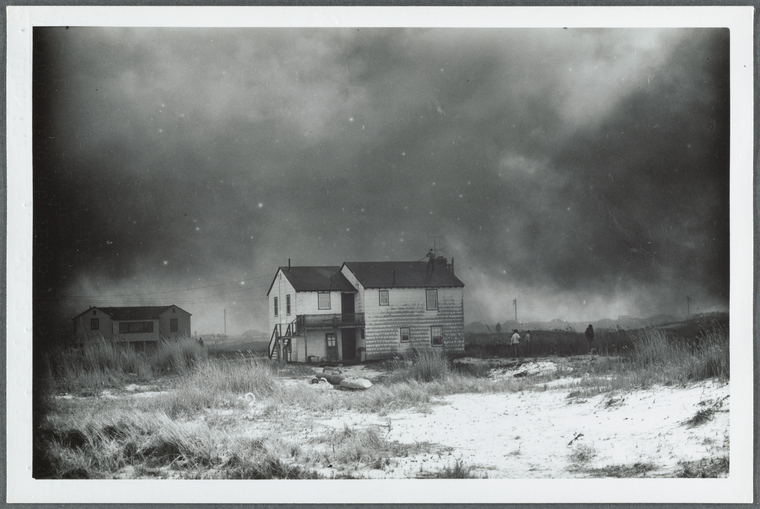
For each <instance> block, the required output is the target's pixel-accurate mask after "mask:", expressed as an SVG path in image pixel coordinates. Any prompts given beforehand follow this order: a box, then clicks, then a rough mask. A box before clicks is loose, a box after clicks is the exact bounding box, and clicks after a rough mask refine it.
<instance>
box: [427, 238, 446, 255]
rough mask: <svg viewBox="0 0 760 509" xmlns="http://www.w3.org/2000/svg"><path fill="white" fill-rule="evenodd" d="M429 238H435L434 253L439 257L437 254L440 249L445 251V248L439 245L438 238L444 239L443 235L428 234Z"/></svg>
mask: <svg viewBox="0 0 760 509" xmlns="http://www.w3.org/2000/svg"><path fill="white" fill-rule="evenodd" d="M428 238H429V239H430V238H432V239H433V254H434V255H435V256H436V257H437V256H438V251H439V250H440V251H443V249H440V248H439V247H438V244H437V239H443V237H441V236H440V235H428Z"/></svg>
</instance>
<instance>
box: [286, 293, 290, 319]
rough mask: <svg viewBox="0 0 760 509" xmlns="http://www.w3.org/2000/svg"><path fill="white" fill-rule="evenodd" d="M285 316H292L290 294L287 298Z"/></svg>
mask: <svg viewBox="0 0 760 509" xmlns="http://www.w3.org/2000/svg"><path fill="white" fill-rule="evenodd" d="M285 314H286V315H288V316H290V294H287V295H286V296H285Z"/></svg>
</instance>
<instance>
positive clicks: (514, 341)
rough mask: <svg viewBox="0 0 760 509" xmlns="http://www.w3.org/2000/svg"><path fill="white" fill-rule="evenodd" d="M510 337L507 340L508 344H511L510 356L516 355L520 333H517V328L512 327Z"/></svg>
mask: <svg viewBox="0 0 760 509" xmlns="http://www.w3.org/2000/svg"><path fill="white" fill-rule="evenodd" d="M512 332H513V333H514V334H512V339H510V340H509V344H510V345H512V357H515V358H517V357H518V355H517V354H518V353H519V351H518V348H519V347H520V335H519V334H518V333H517V329H513V330H512Z"/></svg>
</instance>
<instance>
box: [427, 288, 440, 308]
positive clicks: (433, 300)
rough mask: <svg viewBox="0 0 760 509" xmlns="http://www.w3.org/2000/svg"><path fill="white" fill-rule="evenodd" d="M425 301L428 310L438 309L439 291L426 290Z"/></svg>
mask: <svg viewBox="0 0 760 509" xmlns="http://www.w3.org/2000/svg"><path fill="white" fill-rule="evenodd" d="M425 300H426V301H427V303H426V308H427V309H438V290H436V289H431V290H425Z"/></svg>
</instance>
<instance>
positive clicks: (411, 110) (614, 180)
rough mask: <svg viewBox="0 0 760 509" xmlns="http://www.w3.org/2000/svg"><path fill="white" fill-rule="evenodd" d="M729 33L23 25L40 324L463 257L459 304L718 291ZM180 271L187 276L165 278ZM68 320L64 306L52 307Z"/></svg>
mask: <svg viewBox="0 0 760 509" xmlns="http://www.w3.org/2000/svg"><path fill="white" fill-rule="evenodd" d="M728 49H729V32H728V29H593V30H585V29H567V30H564V29H454V28H434V29H373V28H368V29H367V28H361V29H355V28H353V29H352V28H340V29H332V28H330V29H328V28H318V29H295V28H246V29H221V28H213V29H211V28H203V29H201V28H134V29H128V28H86V27H71V28H64V27H60V28H59V27H44V28H39V27H38V28H35V30H34V62H33V65H34V67H33V73H34V74H33V76H34V221H35V223H34V235H35V240H34V242H35V245H34V301H35V302H34V306H35V320H45V323H40V322H36V323H35V327H36V328H37V327H40V329H39V330H40V331H42V330H43V328H44V327H59V326H60V327H66V326H68V325H69V324H68V323H67V322H66V320H67V319H68V318H71V317H72V316H74V315H75V314H77V313H79V312H81V311H82V310H84V309H86V308H87V306H88V305H90V304H92V305H110V306H115V305H121V304H124V305H138V304H162V303H166V304H169V303H175V304H177V305H179V306H180V307H182V308H184V309H186V310H188V311H189V312H191V313H192V314H193V329H195V330H198V332H199V333H208V332H221V330H222V327H223V323H222V316H223V315H222V310H223V309H226V310H227V317H228V331H230V332H231V333H241V332H243V331H245V330H248V329H259V330H266V328H267V320H266V291H267V288H268V286H269V283H270V282H271V278H272V277H273V275H274V272H275V270H276V268H277V267H278V266H280V265H287V262H288V259H289V258H290V259H291V260H292V263H293V265H340V264H341V263H342V262H344V261H370V260H417V259H420V258H422V257H423V256H424V254H425V253H426V251H427V250H428V249H429V248H430V247H432V239H430V238H429V236H431V235H435V236H441V237H442V240H440V241H438V242H440V244H441V245H442V246H443V248H444V255H445V256H447V257H448V258H451V257H454V258H455V269H456V273H457V275H458V276H459V278H460V279H462V281H464V283H465V285H466V287H465V312H466V317H465V321H466V322H469V321H472V320H478V321H483V322H487V323H495V321H497V320H501V319H503V318H504V317H505V316H509V313H510V310H511V304H512V300H513V299H515V298H517V299H519V302H520V308H521V318H522V317H523V316H524V318H525V319H533V320H551V319H553V318H562V319H567V320H577V321H582V320H595V319H598V318H603V317H611V318H615V317H616V316H618V315H623V314H629V315H635V316H646V315H651V314H660V313H666V314H684V313H685V307H686V304H685V299H686V296H687V295H688V296H690V297H691V299H692V303H693V310H696V308H699V309H700V310H705V311H707V310H726V309H728V287H729V243H728V241H729V197H728V184H729V109H728V108H729V97H730V93H729V92H730V89H729V72H728V70H729V54H728ZM177 290H179V291H177ZM60 324H63V325H60Z"/></svg>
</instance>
